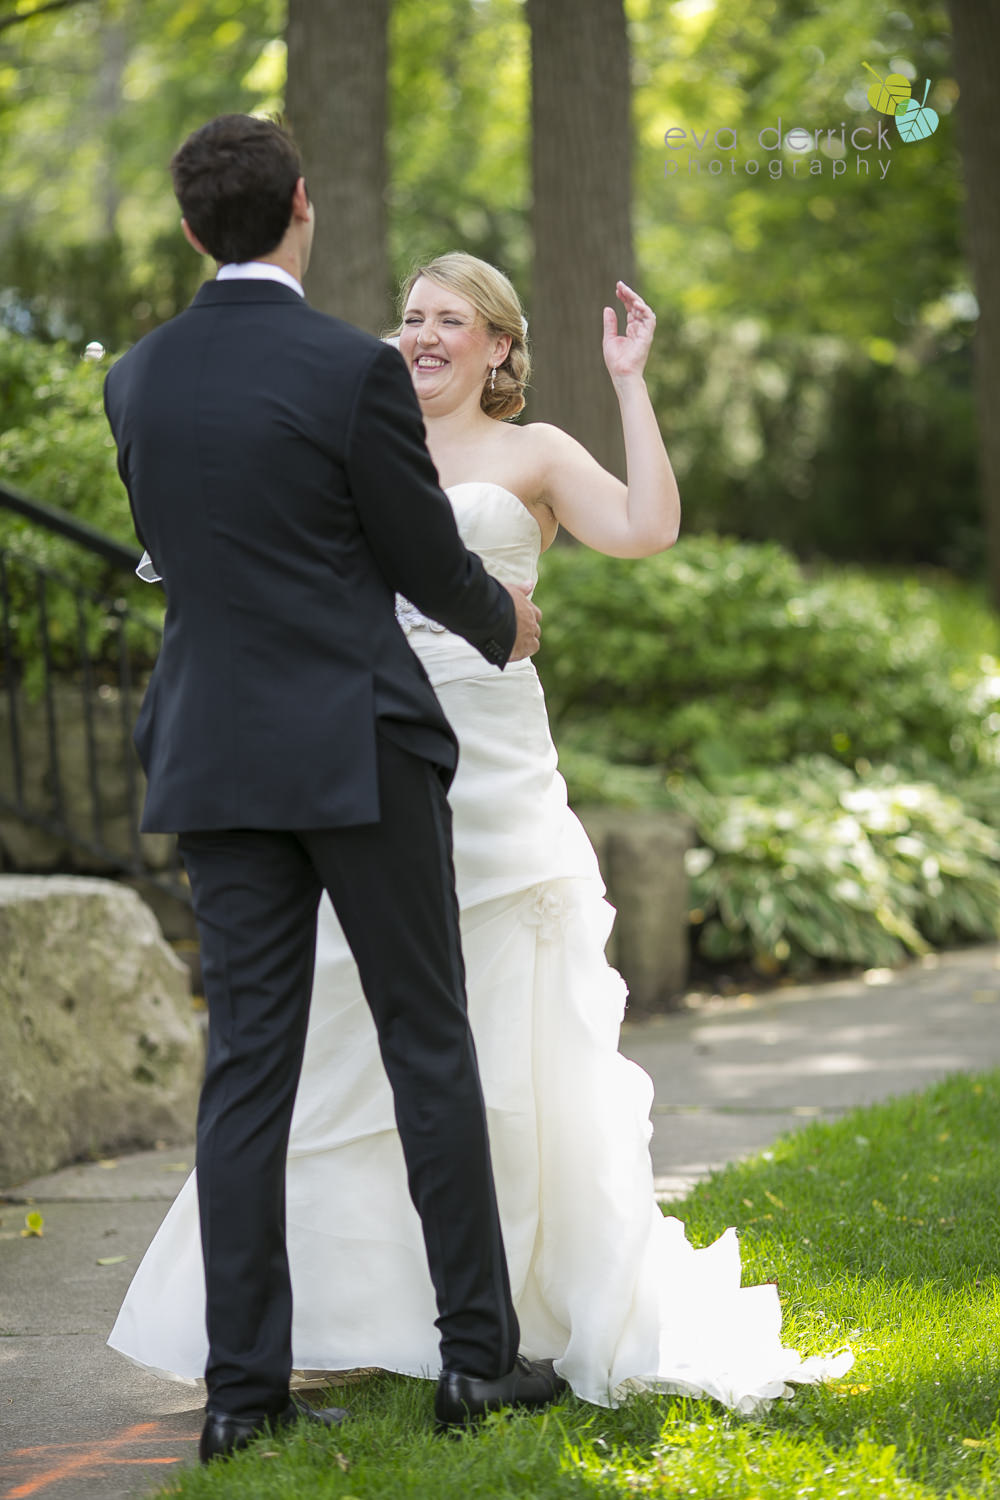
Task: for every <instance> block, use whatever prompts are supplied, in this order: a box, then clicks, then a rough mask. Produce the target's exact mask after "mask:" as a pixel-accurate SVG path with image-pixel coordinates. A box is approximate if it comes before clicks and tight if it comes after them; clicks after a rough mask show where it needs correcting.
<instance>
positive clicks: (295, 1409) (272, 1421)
mask: <svg viewBox="0 0 1000 1500" xmlns="http://www.w3.org/2000/svg"><path fill="white" fill-rule="evenodd" d="M346 1416H347V1412H346V1411H345V1410H344V1408H343V1407H342V1406H323V1407H313V1406H308V1405H307V1404H306V1402H305V1401H299V1400H298V1399H297V1398H296V1397H295V1396H292V1397H291V1399H290V1400H289V1402H288V1405H287V1406H286V1407H285V1409H284V1411H281V1412H279V1413H278V1415H277V1416H276V1417H230V1416H226V1415H224V1414H223V1413H220V1412H212V1411H210V1412H207V1413H206V1415H205V1425H204V1427H203V1428H202V1432H201V1442H200V1443H199V1444H198V1457H199V1458H200V1459H201V1461H202V1463H203V1464H207V1463H208V1461H209V1459H212V1458H228V1456H229V1454H230V1453H235V1452H236V1450H237V1448H245V1447H246V1446H247V1444H248V1443H252V1442H253V1440H254V1438H257V1437H261V1436H262V1435H263V1434H264V1433H267V1432H276V1431H278V1429H279V1428H282V1427H290V1426H291V1425H292V1423H293V1422H297V1421H298V1420H299V1418H300V1417H304V1418H305V1419H306V1421H308V1422H314V1423H316V1424H317V1425H318V1426H320V1427H339V1426H340V1424H341V1422H342V1421H343V1420H344V1418H345V1417H346Z"/></svg>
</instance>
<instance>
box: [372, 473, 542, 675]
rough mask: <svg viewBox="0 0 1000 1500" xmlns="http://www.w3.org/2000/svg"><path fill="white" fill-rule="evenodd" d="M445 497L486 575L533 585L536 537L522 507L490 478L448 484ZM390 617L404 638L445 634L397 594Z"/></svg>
mask: <svg viewBox="0 0 1000 1500" xmlns="http://www.w3.org/2000/svg"><path fill="white" fill-rule="evenodd" d="M445 494H446V495H447V496H448V499H449V500H450V501H451V507H452V510H453V511H454V512H455V521H456V523H457V525H458V534H459V536H460V537H461V538H462V541H463V542H464V543H465V545H466V546H467V547H468V549H469V551H470V552H475V553H476V555H477V556H478V557H479V558H480V559H481V560H482V563H483V566H484V568H485V569H486V571H487V573H491V574H492V575H493V577H494V578H498V579H499V580H500V582H501V583H534V582H535V581H536V580H537V578H538V559H539V556H540V554H541V550H542V533H541V531H540V529H539V526H538V522H537V521H536V520H535V518H534V516H533V515H532V514H531V512H530V510H529V509H528V507H527V506H526V505H525V504H524V503H523V502H522V501H521V500H519V499H518V498H517V496H516V495H515V494H514V493H513V492H512V491H511V490H508V489H504V487H503V485H502V484H494V483H493V481H492V480H491V479H468V480H465V481H464V482H463V483H461V484H452V485H449V486H448V488H447V490H446V491H445ZM396 615H397V618H398V619H399V623H400V624H401V625H402V627H403V629H404V630H405V631H406V633H407V635H411V633H412V632H417V631H428V630H429V631H431V632H433V633H434V634H436V635H439V634H447V632H446V631H445V627H444V626H443V625H439V624H438V622H437V621H436V620H429V619H428V618H427V616H426V615H423V614H421V612H420V611H419V610H418V609H417V608H416V607H415V606H414V605H412V604H411V603H410V601H409V600H408V599H404V598H403V596H402V594H397V596H396ZM410 644H411V645H414V646H415V645H416V644H417V642H416V641H415V640H411V642H410Z"/></svg>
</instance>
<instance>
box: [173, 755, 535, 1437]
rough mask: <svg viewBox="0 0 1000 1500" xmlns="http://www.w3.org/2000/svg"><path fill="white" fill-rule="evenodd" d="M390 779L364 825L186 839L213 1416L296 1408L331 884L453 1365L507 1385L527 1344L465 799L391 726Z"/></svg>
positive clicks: (383, 758) (383, 778) (383, 763)
mask: <svg viewBox="0 0 1000 1500" xmlns="http://www.w3.org/2000/svg"><path fill="white" fill-rule="evenodd" d="M379 791H380V799H381V820H380V822H378V823H373V824H366V825H364V826H362V827H355V828H341V829H326V830H319V831H316V832H290V833H283V832H272V831H255V830H252V829H235V830H227V831H224V832H195V833H184V834H182V835H181V836H180V840H179V842H180V849H181V854H182V856H183V859H184V864H185V866H186V868H187V872H188V876H189V878H190V881H191V890H192V895H193V901H194V910H195V916H196V918H197V921H198V928H199V933H200V937H201V954H202V968H203V975H204V984H205V996H206V1000H207V1002H208V1008H209V1045H208V1061H207V1066H206V1073H205V1083H204V1087H203V1089H202V1095H201V1104H200V1108H199V1114H198V1154H197V1166H198V1201H199V1206H200V1211H201V1233H202V1245H203V1249H204V1256H205V1274H206V1289H207V1299H208V1300H207V1320H208V1342H209V1355H208V1364H207V1368H206V1372H205V1379H206V1382H207V1386H208V1408H209V1410H211V1411H213V1412H219V1413H223V1414H227V1415H234V1416H258V1415H261V1414H268V1415H273V1414H275V1413H277V1412H278V1411H280V1410H281V1409H282V1408H283V1407H284V1406H285V1405H286V1404H287V1400H288V1379H289V1374H290V1371H291V1320H292V1295H291V1284H290V1280H289V1273H288V1259H287V1255H286V1250H285V1162H286V1155H287V1148H288V1135H289V1129H290V1124H291V1117H292V1108H293V1104H294V1100H295V1091H296V1088H297V1086H298V1080H299V1073H300V1071H301V1067H302V1053H303V1048H304V1045H305V1035H306V1024H307V1020H308V1014H309V999H310V994H311V990H312V980H313V962H314V957H315V945H316V913H317V908H318V905H319V899H320V895H321V891H322V890H323V889H324V888H325V889H326V890H327V891H328V892H329V894H330V898H331V900H332V902H333V905H334V909H335V910H336V912H337V915H338V917H339V918H340V922H341V925H342V926H343V929H344V933H345V935H346V937H347V941H348V943H349V944H350V946H351V951H352V952H353V954H354V957H355V960H356V961H357V964H358V969H359V972H360V977H361V983H362V985H363V987H364V991H365V995H366V997H367V1000H368V1004H369V1006H370V1008H371V1012H372V1016H373V1018H374V1021H375V1025H376V1028H377V1031H378V1038H379V1046H380V1048H381V1053H382V1059H383V1062H384V1064H385V1068H386V1072H387V1074H388V1076H389V1081H390V1083H391V1085H392V1089H393V1095H394V1098H395V1110H396V1121H397V1124H398V1127H399V1134H400V1139H401V1141H402V1146H403V1153H404V1156H405V1158H406V1166H407V1172H408V1177H409V1186H410V1194H411V1197H412V1199H413V1202H414V1204H415V1206H416V1209H417V1212H418V1213H419V1215H420V1218H421V1221H422V1224H423V1231H424V1241H425V1244H426V1247H427V1260H428V1264H429V1267H430V1274H431V1279H432V1281H433V1284H434V1289H435V1292H436V1294H437V1305H438V1311H439V1316H438V1318H437V1320H436V1322H437V1327H438V1329H439V1331H440V1334H441V1361H442V1366H443V1367H444V1368H447V1369H454V1370H464V1371H467V1372H469V1373H471V1374H476V1375H483V1376H487V1377H494V1376H497V1375H500V1374H503V1373H504V1372H506V1371H507V1370H509V1369H510V1368H511V1366H512V1365H513V1363H514V1357H515V1355H516V1353H517V1348H518V1341H519V1329H518V1324H517V1318H516V1315H515V1313H514V1308H513V1304H512V1302H511V1297H510V1285H509V1282H508V1277H507V1263H506V1258H505V1255H504V1248H503V1241H502V1238H501V1233H500V1221H499V1217H498V1214H497V1205H496V1196H495V1191H494V1185H493V1169H492V1165H491V1161H490V1153H489V1142H488V1138H487V1133H486V1116H485V1110H484V1106H483V1097H482V1090H481V1088H480V1083H479V1072H478V1068H477V1064H476V1056H475V1048H474V1046H473V1041H472V1034H471V1031H470V1029H469V1023H468V1017H467V1013H466V1000H465V971H464V966H463V963H462V952H461V945H460V939H459V927H458V902H457V899H456V896H455V880H454V870H453V866H452V854H451V810H450V808H449V805H448V800H447V797H446V795H445V791H444V787H443V785H442V783H441V779H440V776H439V774H438V772H437V771H436V770H435V768H434V767H433V766H432V765H431V764H430V763H429V762H428V761H425V760H422V759H420V758H418V757H417V756H414V755H412V754H410V753H409V752H408V751H406V750H404V749H402V748H401V747H399V746H398V745H395V744H392V743H390V742H389V741H387V740H385V739H383V738H380V739H379ZM330 1274H331V1275H336V1268H335V1267H331V1272H330Z"/></svg>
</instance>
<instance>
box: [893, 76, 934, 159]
mask: <svg viewBox="0 0 1000 1500" xmlns="http://www.w3.org/2000/svg"><path fill="white" fill-rule="evenodd" d="M930 86H931V81H930V79H929V78H927V79H925V80H924V97H923V99H922V100H921V101H920V103H919V104H918V103H917V101H916V99H908V100H907V102H906V103H905V104H904V105H903V106H902V108H901V109H897V111H896V129H897V130H898V131H899V133H900V135H901V137H902V138H903V140H904V141H906V142H907V143H909V142H910V141H925V140H926V139H927V137H928V136H929V135H933V134H934V132H935V130H937V128H938V119H939V117H938V112H937V110H936V109H931V107H930V105H929V104H928V103H927V90H928V89H929V88H930Z"/></svg>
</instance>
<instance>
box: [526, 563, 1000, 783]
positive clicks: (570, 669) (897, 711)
mask: <svg viewBox="0 0 1000 1500" xmlns="http://www.w3.org/2000/svg"><path fill="white" fill-rule="evenodd" d="M538 598H539V602H540V604H541V605H542V606H543V608H544V610H545V644H544V646H543V650H542V654H541V655H540V657H539V663H540V669H541V672H542V676H543V679H544V682H545V689H546V694H547V697H548V700H549V704H550V707H551V709H552V711H553V714H554V716H555V718H556V719H557V721H558V723H559V724H560V726H565V727H567V728H569V729H570V730H572V732H573V734H574V736H575V737H576V739H577V742H578V743H579V744H582V745H583V746H584V747H585V748H588V749H591V750H593V751H595V752H600V753H603V754H604V755H605V756H606V757H607V758H609V759H613V760H618V761H626V762H632V763H636V764H660V765H662V766H664V767H670V768H673V769H681V770H684V769H691V768H696V767H705V768H709V769H711V768H720V767H722V768H724V767H726V766H728V767H736V766H739V765H742V764H747V763H750V764H765V765H777V764H782V763H784V762H786V761H788V760H790V759H792V758H793V757H794V756H797V755H804V754H815V753H819V754H826V755H832V756H835V757H836V758H837V759H839V760H842V761H843V762H844V763H845V764H847V765H853V764H854V762H855V761H857V760H858V759H859V758H867V759H868V760H869V761H877V760H883V759H886V758H887V757H894V758H897V759H898V758H899V757H900V756H903V757H906V756H911V755H913V753H914V752H923V753H924V754H925V755H927V756H930V757H932V758H933V759H934V760H936V761H940V762H942V763H946V764H953V765H955V766H957V767H961V768H966V769H969V770H971V769H973V768H974V767H975V766H977V765H979V764H983V763H988V762H990V761H991V760H992V759H993V757H994V756H995V754H996V747H997V744H998V743H1000V736H998V733H997V730H998V729H1000V719H997V718H994V717H992V716H993V715H994V714H995V709H996V699H997V697H998V695H1000V691H998V690H1000V684H997V683H995V682H992V681H991V679H984V680H983V682H982V683H980V688H979V691H980V699H976V700H974V699H973V697H972V692H971V684H970V681H969V676H968V671H967V668H966V667H965V663H964V662H962V663H959V662H958V661H957V660H952V659H951V658H950V653H949V652H948V651H947V649H946V647H945V645H944V642H943V639H942V637H941V632H940V629H939V627H938V626H937V623H936V621H935V619H934V617H933V611H932V609H931V606H930V596H929V594H928V591H927V590H925V589H922V588H921V587H919V586H918V585H912V586H910V587H908V588H902V587H894V588H892V589H889V590H886V591H885V593H883V592H881V591H880V589H879V586H878V584H877V582H875V581H872V580H869V579H866V578H865V577H863V576H860V575H851V574H845V575H836V576H834V575H831V574H830V573H829V572H828V573H826V574H822V575H820V576H819V577H817V578H814V579H811V578H810V577H809V576H807V574H806V573H805V572H804V571H803V569H802V567H801V566H800V565H799V564H798V563H797V562H796V561H795V559H794V558H793V557H792V556H791V555H790V554H789V553H788V552H786V551H785V550H784V549H783V548H781V547H779V546H777V545H776V544H771V543H768V544H763V545H748V544H742V543H739V542H735V541H732V540H728V539H719V538H715V537H708V536H697V537H689V538H685V539H682V540H681V541H680V542H679V543H678V544H677V546H676V547H675V548H673V549H672V550H671V551H670V552H667V553H662V554H660V555H658V556H655V557H650V558H645V559H642V560H641V561H638V562H634V561H620V560H617V559H614V558H606V557H601V556H599V555H598V554H596V553H590V552H583V551H581V550H578V549H569V548H565V549H562V548H557V549H556V550H555V551H553V552H550V553H549V554H548V555H547V556H546V558H545V561H544V564H543V572H542V582H541V584H540V586H539V590H538ZM983 694H985V699H982V695H983Z"/></svg>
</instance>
